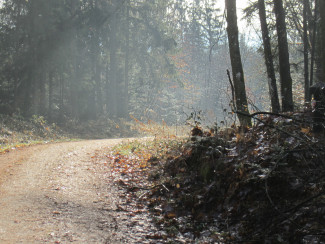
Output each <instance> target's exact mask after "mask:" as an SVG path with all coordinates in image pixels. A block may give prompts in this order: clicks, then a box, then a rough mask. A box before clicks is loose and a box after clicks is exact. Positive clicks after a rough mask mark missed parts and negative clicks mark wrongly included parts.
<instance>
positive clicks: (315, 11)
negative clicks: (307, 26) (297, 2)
mask: <svg viewBox="0 0 325 244" xmlns="http://www.w3.org/2000/svg"><path fill="white" fill-rule="evenodd" d="M317 8H318V0H316V1H315V9H314V18H313V30H312V33H313V34H312V41H311V57H310V59H311V62H310V86H312V85H313V83H314V64H315V50H316V39H317V38H316V35H317V15H318V11H317Z"/></svg>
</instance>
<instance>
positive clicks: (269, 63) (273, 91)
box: [258, 0, 280, 113]
mask: <svg viewBox="0 0 325 244" xmlns="http://www.w3.org/2000/svg"><path fill="white" fill-rule="evenodd" d="M258 10H259V17H260V22H261V30H262V38H263V46H264V58H265V65H266V70H267V76H268V85H269V94H270V99H271V107H272V112H274V113H278V112H279V111H280V102H279V95H278V88H277V85H276V78H275V72H274V64H273V56H272V49H271V41H270V36H269V30H268V26H267V22H266V12H265V2H264V0H258Z"/></svg>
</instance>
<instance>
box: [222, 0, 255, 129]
mask: <svg viewBox="0 0 325 244" xmlns="http://www.w3.org/2000/svg"><path fill="white" fill-rule="evenodd" d="M225 3H226V9H227V24H228V26H227V33H228V42H229V52H230V60H231V67H232V73H233V81H234V90H235V100H236V101H234V102H235V105H236V110H237V111H238V112H241V113H247V114H249V110H248V103H247V97H246V89H245V80H244V71H243V65H242V61H241V55H240V48H239V41H238V25H237V11H236V0H225ZM238 119H239V122H240V124H241V125H242V126H251V118H250V117H248V116H245V115H242V114H238Z"/></svg>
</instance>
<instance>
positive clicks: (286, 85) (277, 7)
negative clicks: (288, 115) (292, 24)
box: [274, 0, 293, 112]
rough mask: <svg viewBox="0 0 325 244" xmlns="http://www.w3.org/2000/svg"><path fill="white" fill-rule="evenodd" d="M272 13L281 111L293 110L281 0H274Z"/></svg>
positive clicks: (285, 30)
mask: <svg viewBox="0 0 325 244" xmlns="http://www.w3.org/2000/svg"><path fill="white" fill-rule="evenodd" d="M274 13H275V16H276V29H277V34H278V48H279V65H280V81H281V99H282V111H283V112H288V111H293V98H292V78H291V72H290V62H289V48H288V39H287V27H286V22H285V12H284V8H283V3H282V0H274Z"/></svg>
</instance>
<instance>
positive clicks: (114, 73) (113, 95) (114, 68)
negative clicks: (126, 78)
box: [109, 0, 120, 117]
mask: <svg viewBox="0 0 325 244" xmlns="http://www.w3.org/2000/svg"><path fill="white" fill-rule="evenodd" d="M112 2H113V3H112V5H113V6H112V9H115V6H116V5H117V2H116V0H115V1H112ZM117 17H118V13H117V11H115V12H113V13H112V18H111V24H110V27H111V28H110V35H109V37H110V43H109V47H110V72H109V74H110V77H109V79H110V88H109V90H110V95H109V96H110V99H109V101H110V103H109V110H110V114H111V115H112V116H113V117H117V116H118V100H119V95H120V94H118V93H119V91H118V79H117V78H118V63H117V49H118V40H117V36H116V35H117Z"/></svg>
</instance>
